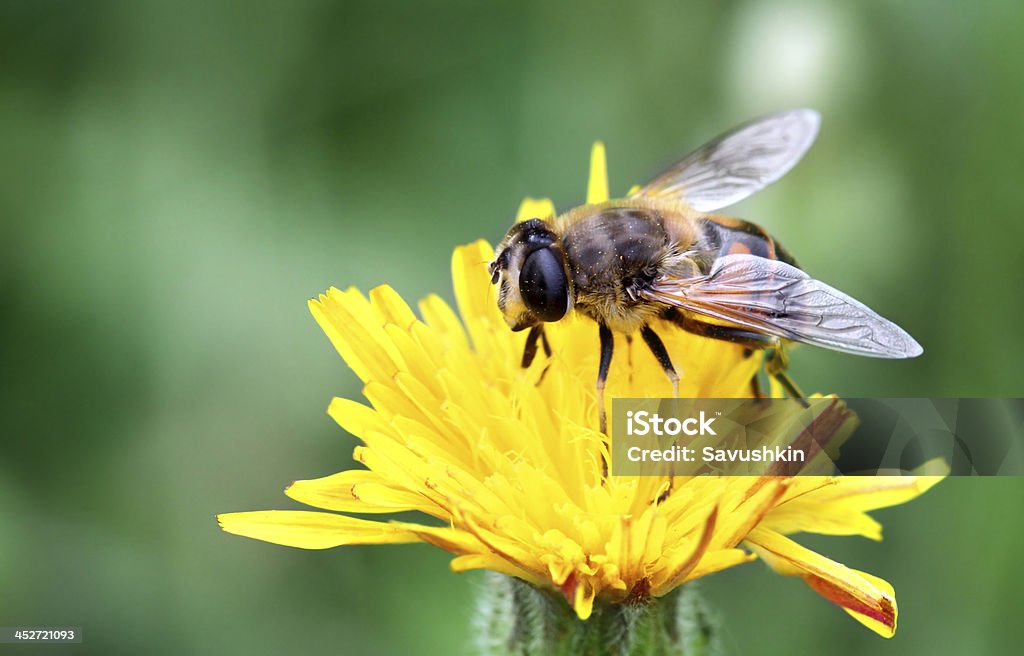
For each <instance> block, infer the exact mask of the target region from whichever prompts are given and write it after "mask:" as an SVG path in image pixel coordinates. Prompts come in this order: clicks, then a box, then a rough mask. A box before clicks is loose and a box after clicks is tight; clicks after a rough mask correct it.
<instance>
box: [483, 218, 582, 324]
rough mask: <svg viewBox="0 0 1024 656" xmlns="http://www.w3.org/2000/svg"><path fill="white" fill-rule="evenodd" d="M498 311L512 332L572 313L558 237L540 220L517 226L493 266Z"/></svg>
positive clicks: (492, 272)
mask: <svg viewBox="0 0 1024 656" xmlns="http://www.w3.org/2000/svg"><path fill="white" fill-rule="evenodd" d="M488 269H489V270H490V272H491V282H492V283H494V284H497V285H499V287H498V308H499V309H501V313H502V314H503V315H505V321H506V322H507V323H508V325H509V327H511V328H512V330H523V329H524V328H529V327H530V326H535V325H537V324H538V323H540V322H542V321H558V320H559V319H561V318H562V317H564V316H565V314H566V313H567V312H568V311H569V307H570V306H571V304H572V303H571V302H570V299H571V296H572V290H571V288H570V280H569V275H568V271H567V268H566V263H565V254H564V252H563V251H562V248H561V246H560V245H559V243H558V237H557V236H556V235H555V233H554V232H552V231H551V229H550V228H549V227H548V224H547V223H545V222H544V221H541V220H540V219H530V220H529V221H523V222H522V223H517V224H515V225H514V226H512V228H511V229H510V230H509V231H508V234H506V235H505V238H504V239H502V240H501V243H500V244H498V249H497V255H496V256H495V258H494V261H493V262H491V263H490V265H489V267H488Z"/></svg>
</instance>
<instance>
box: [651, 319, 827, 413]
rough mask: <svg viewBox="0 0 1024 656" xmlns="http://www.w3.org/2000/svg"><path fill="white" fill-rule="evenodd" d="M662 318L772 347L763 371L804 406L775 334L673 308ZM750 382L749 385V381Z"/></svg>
mask: <svg viewBox="0 0 1024 656" xmlns="http://www.w3.org/2000/svg"><path fill="white" fill-rule="evenodd" d="M664 318H665V319H667V320H669V321H671V322H673V323H674V324H676V325H677V326H679V327H680V328H682V329H683V330H686V331H688V332H691V333H693V334H695V335H701V336H703V337H710V338H712V339H721V340H724V341H727V342H733V343H734V344H742V345H743V346H746V347H747V348H749V349H772V355H771V356H770V357H769V358H768V360H767V362H765V365H764V370H765V373H767V374H768V375H769V376H772V377H774V378H775V380H777V381H779V384H781V385H782V387H783V389H785V390H786V393H787V394H788V395H789V396H790V397H791V398H793V399H796V400H797V401H799V402H800V404H801V405H803V406H804V407H807V401H806V400H804V395H803V392H801V391H800V388H799V387H797V386H796V383H794V382H793V379H792V378H790V377H789V375H788V374H787V373H786V367H787V366H788V365H789V358H788V357H786V352H785V350H784V349H783V347H782V342H781V341H780V340H779V338H778V337H773V336H771V335H764V334H762V333H755V332H753V331H751V330H742V329H740V328H730V327H729V326H719V325H716V324H710V323H704V322H703V321H697V320H696V319H692V318H690V317H688V316H686V315H685V314H683V313H681V312H677V311H676V310H675V309H671V310H668V311H667V312H666V313H665V314H664ZM751 385H753V382H752V383H751ZM756 390H757V391H760V385H758V387H757V388H756Z"/></svg>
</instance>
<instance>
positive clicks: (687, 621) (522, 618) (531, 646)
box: [475, 572, 722, 656]
mask: <svg viewBox="0 0 1024 656" xmlns="http://www.w3.org/2000/svg"><path fill="white" fill-rule="evenodd" d="M475 629H476V639H477V648H478V652H479V653H481V654H483V655H485V656H512V655H515V656H533V655H535V654H536V655H537V656H549V655H561V654H564V655H565V656H570V655H573V656H575V655H577V654H585V655H594V656H596V655H598V654H600V655H602V656H603V655H608V656H640V655H643V656H662V655H668V654H672V655H674V656H711V655H717V654H721V653H722V650H721V648H720V646H719V640H718V636H717V631H716V623H715V621H714V618H713V617H712V615H711V613H710V612H709V611H708V609H707V607H706V606H705V604H704V602H703V601H702V600H701V598H700V595H699V594H698V592H697V590H696V587H695V586H694V584H693V583H689V584H687V585H684V586H680V587H679V588H677V589H676V590H674V591H672V592H671V593H669V594H667V595H665V596H664V597H661V598H660V599H649V600H647V601H644V602H635V603H622V604H610V603H605V602H601V601H598V602H597V603H595V605H594V612H593V614H592V615H591V616H590V619H588V620H587V621H585V622H584V621H581V620H580V619H579V618H578V617H577V616H576V613H574V612H573V610H572V608H570V607H569V605H568V604H567V603H566V602H565V600H564V599H563V598H561V597H559V596H556V595H555V594H554V593H552V592H550V591H547V590H538V589H537V588H535V587H533V586H531V585H530V584H528V583H524V582H523V581H520V580H519V579H515V578H512V577H509V576H504V575H502V574H495V573H493V572H488V573H487V576H486V578H485V579H484V588H483V590H482V591H481V595H480V601H479V604H478V607H477V614H476V621H475Z"/></svg>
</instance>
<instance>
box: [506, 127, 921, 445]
mask: <svg viewBox="0 0 1024 656" xmlns="http://www.w3.org/2000/svg"><path fill="white" fill-rule="evenodd" d="M820 122H821V119H820V116H819V115H818V113H817V112H815V111H813V110H809V109H799V110H794V111H787V112H782V113H779V114H774V115H772V116H767V117H764V118H760V119H756V120H754V121H751V122H749V123H746V124H744V125H742V126H740V127H738V128H735V129H733V130H731V131H729V132H726V133H725V134H723V135H721V136H719V137H717V138H716V139H714V140H712V141H710V142H709V143H707V144H705V145H704V146H702V147H700V148H698V149H697V150H696V151H694V152H692V153H691V154H689V155H687V156H686V157H684V158H683V159H682V160H680V161H679V162H678V163H676V164H675V165H673V166H671V167H670V168H668V169H667V170H666V171H664V172H663V173H662V174H661V175H659V176H657V177H656V178H655V179H654V180H652V181H651V182H650V183H648V184H647V185H645V186H643V187H641V188H640V189H639V190H637V191H635V192H633V193H631V194H630V195H629V196H627V197H626V198H622V199H618V200H610V201H607V202H604V203H599V204H592V205H583V206H580V207H576V208H574V209H572V210H569V211H568V212H566V213H564V214H561V215H560V216H557V217H553V218H548V219H541V218H535V219H531V220H527V221H523V222H520V223H517V224H515V225H514V226H512V228H511V229H510V230H509V231H508V233H507V234H506V235H505V237H504V239H502V240H501V242H500V243H499V245H498V247H497V249H496V256H495V259H494V261H493V262H491V263H490V265H489V271H490V273H491V282H492V283H494V284H497V285H499V287H498V307H499V308H500V310H501V312H502V314H503V316H504V318H505V321H506V322H507V323H508V325H509V327H510V328H511V329H512V330H514V331H520V330H526V329H529V333H528V335H527V339H526V345H525V348H524V351H523V359H522V365H523V366H524V367H528V366H529V365H530V363H531V362H532V361H533V360H534V357H535V356H536V353H537V346H538V342H540V343H541V345H542V346H543V348H544V351H545V353H546V354H547V355H548V356H549V357H550V355H551V348H550V346H549V344H548V340H547V338H546V337H545V335H544V324H546V323H550V322H554V321H559V320H561V319H562V318H564V317H565V316H566V315H567V314H568V313H569V312H570V311H574V312H578V313H580V314H582V315H584V316H586V317H589V318H590V319H593V320H594V321H595V322H596V323H597V327H598V336H599V340H600V348H601V354H600V360H599V363H600V364H599V366H598V374H597V398H598V407H599V415H600V421H599V423H600V427H601V431H602V432H604V433H607V430H606V429H607V426H606V418H605V411H604V393H603V392H604V387H605V381H606V380H607V378H608V369H609V367H610V366H611V362H612V353H613V350H614V345H615V341H614V334H615V333H620V334H622V335H625V336H627V338H631V336H633V335H635V334H636V333H639V334H640V337H641V338H642V339H643V341H644V342H645V343H646V344H647V347H648V348H649V349H650V350H651V353H653V354H654V357H655V358H656V359H657V361H658V363H659V364H660V365H661V367H662V369H663V370H664V371H665V374H666V376H667V377H668V379H669V380H670V381H671V383H672V388H673V392H674V393H675V394H676V395H678V392H679V373H678V371H677V369H676V367H675V365H674V364H673V363H672V360H671V358H670V357H669V354H668V351H667V350H666V348H665V345H664V343H663V342H662V341H661V338H660V337H659V336H658V335H657V333H655V332H654V330H653V329H652V328H651V322H652V320H654V319H664V320H666V321H668V322H670V323H671V324H673V325H675V326H678V327H679V328H681V329H683V330H686V331H689V332H691V333H694V334H697V335H701V336H703V337H708V338H712V339H718V340H725V341H728V342H733V343H736V344H740V345H742V346H744V347H746V348H747V349H751V350H759V349H766V350H769V351H770V354H769V356H768V357H767V358H766V361H765V371H766V373H767V374H768V375H770V376H773V377H774V378H776V379H777V380H778V381H779V382H780V383H781V384H782V386H783V387H784V389H785V390H786V392H787V394H788V395H789V396H790V397H793V398H796V399H799V400H801V401H802V399H803V394H802V393H801V392H800V390H799V388H798V387H797V386H796V385H795V384H794V383H793V381H792V380H791V379H790V377H789V376H788V375H787V374H786V366H787V364H788V359H787V357H786V354H785V350H784V347H785V344H786V343H789V342H800V343H804V344H812V345H814V346H820V347H823V348H827V349H831V350H834V351H841V352H844V353H853V354H856V355H865V356H871V357H878V358H912V357H916V356H918V355H920V354H921V353H922V352H923V350H922V348H921V346H920V345H919V344H918V343H917V342H916V341H914V339H913V338H912V337H911V336H910V335H909V334H907V333H906V332H905V331H904V330H903V329H902V328H900V327H899V326H897V325H896V324H894V323H892V322H891V321H889V320H887V319H885V318H883V317H881V316H880V315H878V314H877V313H875V312H874V311H872V310H871V309H870V308H868V307H867V306H866V305H864V304H863V303H860V302H859V301H857V300H855V299H853V298H851V297H850V296H848V295H846V294H844V293H843V292H841V291H839V290H837V289H835V288H833V287H830V286H829V285H827V284H825V283H823V282H821V281H819V280H816V279H815V278H812V277H811V276H809V275H808V274H807V273H805V272H804V271H803V270H802V269H800V268H799V266H798V265H797V263H796V260H794V259H793V257H792V256H791V255H790V254H789V252H788V251H787V250H786V249H785V248H783V246H782V244H780V243H779V242H778V240H776V239H775V238H774V237H772V236H771V235H769V234H768V233H767V232H766V231H765V230H764V229H762V228H761V227H759V226H757V225H755V224H753V223H749V222H747V221H743V220H740V219H735V218H731V217H727V216H722V215H718V214H713V213H712V212H715V211H717V210H720V209H722V208H725V207H728V206H730V205H733V204H735V203H738V202H739V201H741V200H743V199H744V198H747V197H748V196H750V195H751V194H753V193H755V192H757V191H758V190H760V189H763V188H764V187H765V186H767V185H769V184H771V183H772V182H775V181H776V180H778V179H779V178H781V177H782V176H783V175H785V174H786V173H787V172H788V171H789V170H790V169H791V168H793V166H794V165H796V163H797V162H798V161H799V160H800V158H801V157H803V155H804V153H806V152H807V149H808V148H809V147H810V146H811V143H812V142H813V141H814V139H815V137H816V136H817V134H818V127H819V125H820ZM751 384H752V390H753V392H754V394H755V396H760V390H759V388H758V384H757V377H756V376H755V378H754V380H753V381H752V383H751Z"/></svg>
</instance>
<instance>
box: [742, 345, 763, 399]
mask: <svg viewBox="0 0 1024 656" xmlns="http://www.w3.org/2000/svg"><path fill="white" fill-rule="evenodd" d="M753 354H754V349H752V348H750V347H747V348H745V349H743V357H744V358H749V357H750V356H752V355H753ZM750 396H751V397H753V398H755V399H763V398H764V391H763V390H762V389H761V379H760V378H759V377H758V375H757V374H756V373H755V374H754V375H753V376H752V377H751V378H750Z"/></svg>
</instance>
